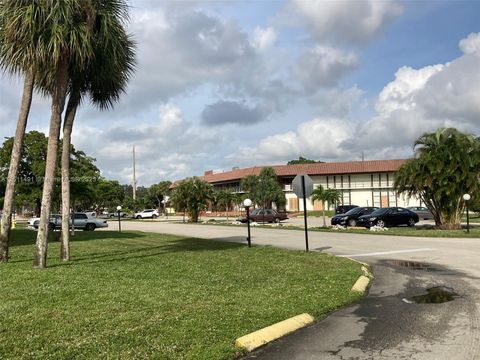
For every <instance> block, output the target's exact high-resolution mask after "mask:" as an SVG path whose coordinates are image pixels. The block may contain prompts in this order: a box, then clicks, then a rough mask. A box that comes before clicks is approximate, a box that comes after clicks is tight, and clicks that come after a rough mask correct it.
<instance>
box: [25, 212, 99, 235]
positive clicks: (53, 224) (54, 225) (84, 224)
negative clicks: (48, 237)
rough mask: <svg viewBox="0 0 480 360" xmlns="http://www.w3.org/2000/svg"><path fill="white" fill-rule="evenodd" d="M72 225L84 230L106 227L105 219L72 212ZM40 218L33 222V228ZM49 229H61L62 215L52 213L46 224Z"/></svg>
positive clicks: (36, 226)
mask: <svg viewBox="0 0 480 360" xmlns="http://www.w3.org/2000/svg"><path fill="white" fill-rule="evenodd" d="M72 217H73V226H74V227H75V229H80V230H85V231H94V230H95V229H97V228H104V227H108V223H107V221H106V220H102V219H97V218H96V217H93V216H91V214H90V213H74V214H73V216H72ZM39 222H40V219H38V220H36V221H35V222H34V224H33V227H34V228H35V229H38V224H39ZM70 225H72V219H70ZM48 228H49V230H55V229H61V228H62V216H61V215H52V216H51V217H50V221H49V224H48Z"/></svg>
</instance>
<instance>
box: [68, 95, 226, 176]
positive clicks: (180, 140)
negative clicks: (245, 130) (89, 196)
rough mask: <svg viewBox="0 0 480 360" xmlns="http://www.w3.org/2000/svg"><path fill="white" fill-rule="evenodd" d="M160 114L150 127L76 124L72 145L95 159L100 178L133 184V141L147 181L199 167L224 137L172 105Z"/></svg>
mask: <svg viewBox="0 0 480 360" xmlns="http://www.w3.org/2000/svg"><path fill="white" fill-rule="evenodd" d="M159 115H160V121H159V122H157V123H156V124H154V125H148V124H136V123H132V124H129V125H122V126H116V125H112V126H110V127H107V128H105V129H99V128H97V127H93V126H91V125H88V124H86V123H81V122H79V123H78V124H77V125H76V126H75V129H74V133H73V143H74V144H75V146H76V147H77V148H79V149H82V150H84V149H85V150H88V151H87V153H88V154H89V155H90V156H93V157H94V158H96V159H97V164H98V166H99V168H101V169H103V170H104V176H106V177H107V178H111V179H118V180H120V181H121V182H123V183H129V182H131V174H132V147H133V145H135V146H136V154H137V165H138V168H137V175H138V176H137V177H138V182H139V184H141V185H150V184H152V183H155V182H158V181H160V180H162V179H170V180H173V179H180V178H183V177H185V176H189V175H191V174H192V173H199V172H201V171H203V167H204V164H205V163H206V162H208V161H209V160H208V159H209V158H210V157H213V156H212V155H211V154H212V149H215V148H217V147H218V146H221V145H222V144H223V143H224V141H226V138H225V137H220V136H218V133H217V132H216V131H215V130H213V129H207V128H202V127H199V126H197V125H194V124H192V123H190V122H188V121H186V120H185V119H183V116H182V112H181V109H180V108H179V107H178V106H176V105H174V104H165V105H162V106H161V107H160V109H159Z"/></svg>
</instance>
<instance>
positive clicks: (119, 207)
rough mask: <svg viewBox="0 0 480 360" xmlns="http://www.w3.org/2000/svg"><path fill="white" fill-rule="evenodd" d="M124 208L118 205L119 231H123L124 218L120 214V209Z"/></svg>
mask: <svg viewBox="0 0 480 360" xmlns="http://www.w3.org/2000/svg"><path fill="white" fill-rule="evenodd" d="M121 210H122V207H121V206H120V205H118V206H117V214H118V231H119V232H122V220H121V216H120V211H121Z"/></svg>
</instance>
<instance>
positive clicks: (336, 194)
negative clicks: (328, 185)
mask: <svg viewBox="0 0 480 360" xmlns="http://www.w3.org/2000/svg"><path fill="white" fill-rule="evenodd" d="M340 197H341V194H340V191H338V190H336V189H325V188H324V187H323V186H322V185H318V187H317V188H316V189H315V190H314V191H313V192H312V203H315V201H320V202H321V203H322V216H323V226H324V227H326V226H327V223H326V221H325V203H328V204H334V203H337V202H338V201H339V200H340Z"/></svg>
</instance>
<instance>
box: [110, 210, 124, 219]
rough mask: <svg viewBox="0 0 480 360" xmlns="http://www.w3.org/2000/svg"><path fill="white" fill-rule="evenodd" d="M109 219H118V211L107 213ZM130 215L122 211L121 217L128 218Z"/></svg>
mask: <svg viewBox="0 0 480 360" xmlns="http://www.w3.org/2000/svg"><path fill="white" fill-rule="evenodd" d="M107 214H108V217H109V218H117V217H118V211H115V212H111V213H107ZM127 216H128V214H127V213H126V212H124V211H120V217H122V218H124V217H127Z"/></svg>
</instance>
